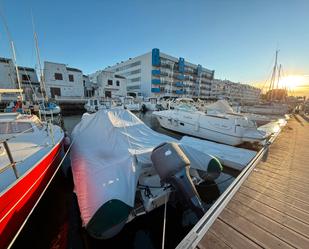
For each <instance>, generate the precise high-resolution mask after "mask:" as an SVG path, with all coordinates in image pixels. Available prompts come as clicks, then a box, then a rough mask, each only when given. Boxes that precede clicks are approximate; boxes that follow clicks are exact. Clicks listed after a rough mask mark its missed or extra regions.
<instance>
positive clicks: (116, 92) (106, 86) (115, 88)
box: [89, 70, 127, 98]
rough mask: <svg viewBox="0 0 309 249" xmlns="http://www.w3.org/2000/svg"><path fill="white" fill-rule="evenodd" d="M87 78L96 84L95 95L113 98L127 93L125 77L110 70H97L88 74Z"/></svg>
mask: <svg viewBox="0 0 309 249" xmlns="http://www.w3.org/2000/svg"><path fill="white" fill-rule="evenodd" d="M89 79H90V81H91V82H92V83H94V84H95V85H96V96H99V97H110V98H114V97H119V96H126V95H127V79H126V78H125V77H123V76H120V75H118V74H115V73H114V72H112V71H106V70H99V71H97V72H95V73H93V74H90V75H89Z"/></svg>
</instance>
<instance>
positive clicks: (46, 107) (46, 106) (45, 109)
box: [39, 102, 61, 116]
mask: <svg viewBox="0 0 309 249" xmlns="http://www.w3.org/2000/svg"><path fill="white" fill-rule="evenodd" d="M39 111H40V113H41V115H48V116H53V115H58V114H60V113H61V108H60V106H59V105H57V104H56V103H53V102H47V103H41V104H40V105H39Z"/></svg>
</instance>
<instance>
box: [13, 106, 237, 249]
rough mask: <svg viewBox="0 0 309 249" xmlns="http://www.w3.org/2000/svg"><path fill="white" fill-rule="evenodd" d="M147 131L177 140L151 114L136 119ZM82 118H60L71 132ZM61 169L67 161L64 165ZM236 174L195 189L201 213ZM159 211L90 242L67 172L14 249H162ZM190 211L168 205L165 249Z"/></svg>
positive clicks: (191, 218)
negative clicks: (199, 200) (110, 234)
mask: <svg viewBox="0 0 309 249" xmlns="http://www.w3.org/2000/svg"><path fill="white" fill-rule="evenodd" d="M136 115H137V116H138V117H139V118H141V119H142V120H143V121H144V122H145V123H146V124H147V125H148V126H150V127H151V128H152V129H154V130H156V131H158V132H160V133H164V134H166V135H169V136H172V137H174V138H177V139H180V138H181V135H180V134H177V133H174V132H171V131H167V130H165V129H163V128H161V127H160V126H159V124H158V122H157V120H156V119H155V118H154V117H152V115H151V113H149V112H148V113H145V114H142V113H138V114H136ZM80 118H81V115H75V116H68V117H64V129H66V130H67V131H68V132H71V131H72V129H73V128H74V126H75V125H76V124H77V123H78V122H79V121H80ZM65 164H66V166H67V165H68V164H69V160H66V162H65ZM237 174H238V172H234V171H229V170H227V169H225V170H224V172H223V173H222V174H221V176H220V177H219V178H218V179H216V181H215V182H210V183H205V184H203V185H202V186H199V187H198V188H197V190H198V192H199V194H200V196H201V198H202V200H203V201H204V203H205V205H206V207H210V206H211V204H212V203H213V202H214V201H215V200H216V199H217V198H218V197H219V196H220V194H221V193H222V192H223V191H224V190H225V189H226V188H227V187H228V186H229V185H230V184H231V182H232V181H233V180H234V178H235V176H236V175H237ZM163 212H164V207H160V208H157V209H156V210H154V211H152V212H150V213H149V214H147V215H144V216H140V217H138V218H136V219H135V220H133V221H132V222H130V223H129V224H127V225H126V226H125V228H124V229H123V230H122V231H121V233H120V234H119V235H117V236H116V237H114V238H113V239H110V240H96V239H93V238H91V237H90V236H89V235H88V234H87V233H86V232H85V231H84V229H83V228H82V227H81V220H80V216H79V209H78V205H77V201H76V197H75V195H74V194H73V181H72V174H71V172H69V173H67V174H65V173H64V172H63V171H59V173H58V174H57V176H56V178H55V179H54V181H53V183H52V184H51V186H50V187H49V189H48V190H47V192H46V193H45V195H44V197H43V199H42V200H41V201H40V203H39V205H38V206H37V208H36V210H35V211H34V213H33V214H32V215H31V218H30V220H29V221H28V222H27V224H26V226H25V228H24V229H23V231H22V233H21V234H20V236H19V237H18V239H17V241H16V243H15V244H14V246H13V248H18V249H19V248H33V249H35V248H38V249H41V248H53V249H56V248H57V249H58V248H59V249H60V248H73V249H75V248H77V249H84V248H85V249H88V248H95V249H96V248H124V245H125V248H161V242H162V226H163ZM196 221H197V220H196V218H195V215H194V214H193V213H192V212H190V210H184V209H183V208H182V207H181V206H179V204H169V205H168V208H167V224H166V237H165V245H166V246H165V248H175V247H176V246H177V244H178V243H179V242H180V241H181V240H182V238H183V237H184V236H185V235H186V234H187V233H188V232H189V231H190V230H191V228H192V227H193V226H194V224H195V222H196Z"/></svg>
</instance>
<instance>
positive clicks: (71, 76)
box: [69, 74, 74, 82]
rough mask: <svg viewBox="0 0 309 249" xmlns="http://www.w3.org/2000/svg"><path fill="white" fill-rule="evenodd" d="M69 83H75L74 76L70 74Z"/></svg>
mask: <svg viewBox="0 0 309 249" xmlns="http://www.w3.org/2000/svg"><path fill="white" fill-rule="evenodd" d="M69 81H71V82H74V75H73V74H69Z"/></svg>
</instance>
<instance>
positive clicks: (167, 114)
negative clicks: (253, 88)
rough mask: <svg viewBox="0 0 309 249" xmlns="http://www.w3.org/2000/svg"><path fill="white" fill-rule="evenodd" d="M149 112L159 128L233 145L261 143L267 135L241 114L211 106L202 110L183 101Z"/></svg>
mask: <svg viewBox="0 0 309 249" xmlns="http://www.w3.org/2000/svg"><path fill="white" fill-rule="evenodd" d="M153 115H154V116H156V117H157V119H158V121H159V123H160V125H161V126H162V127H163V128H166V129H169V130H172V131H176V132H180V133H184V134H188V135H191V136H195V137H199V138H203V139H208V140H211V141H215V142H219V143H223V144H228V145H233V146H236V145H239V144H242V143H244V142H250V143H263V142H264V141H265V140H266V139H267V138H268V136H269V135H268V134H266V133H265V132H263V131H260V130H258V129H257V126H256V124H255V122H253V121H252V120H249V119H248V118H247V117H245V116H243V115H236V114H234V113H224V112H219V111H216V110H214V109H212V110H209V111H206V113H205V112H201V111H198V110H197V109H196V108H195V107H194V106H190V105H186V104H183V105H178V106H177V108H175V109H174V110H165V111H156V112H153Z"/></svg>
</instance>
